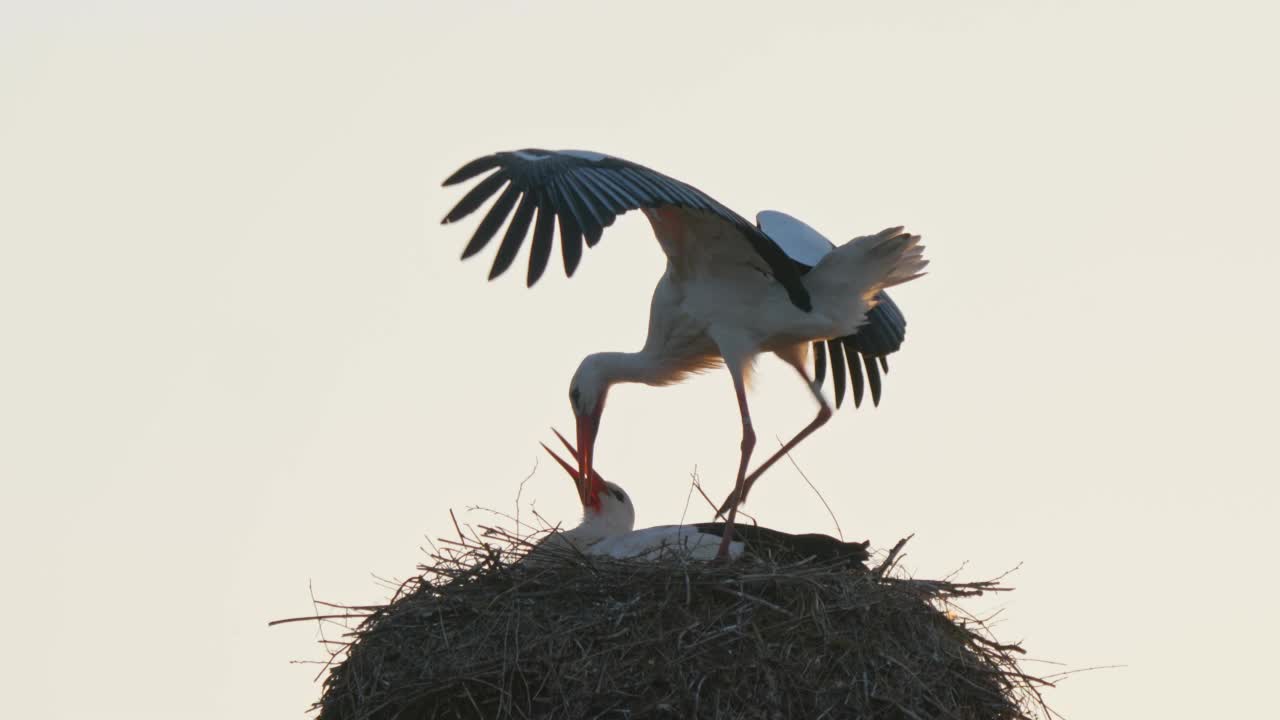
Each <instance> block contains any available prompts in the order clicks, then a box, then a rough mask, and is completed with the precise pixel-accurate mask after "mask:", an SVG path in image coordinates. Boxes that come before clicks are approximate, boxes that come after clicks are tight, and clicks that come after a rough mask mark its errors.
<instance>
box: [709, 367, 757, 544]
mask: <svg viewBox="0 0 1280 720" xmlns="http://www.w3.org/2000/svg"><path fill="white" fill-rule="evenodd" d="M729 372H730V373H731V374H732V375H733V389H734V390H735V391H736V392H737V393H738V410H739V411H740V412H741V413H742V459H741V461H740V462H739V463H738V478H737V481H736V482H734V484H733V494H731V495H730V496H729V501H731V503H732V504H730V506H729V517H728V518H726V519H725V528H724V536H723V537H722V538H721V540H720V551H719V552H717V553H716V559H717V560H728V559H729V543H731V542H732V541H733V521H734V520H735V519H736V518H737V516H738V502H739V500H738V498H740V497H743V496H744V488H745V486H746V485H745V480H746V474H747V463H748V462H750V460H751V451H752V450H753V449H755V446H756V431H755V430H754V429H752V427H751V412H750V411H749V410H748V409H747V388H746V383H745V382H744V381H743V377H742V368H741V367H734V366H730V368H729ZM729 501H727V502H729Z"/></svg>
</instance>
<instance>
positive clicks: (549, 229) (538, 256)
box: [525, 203, 556, 287]
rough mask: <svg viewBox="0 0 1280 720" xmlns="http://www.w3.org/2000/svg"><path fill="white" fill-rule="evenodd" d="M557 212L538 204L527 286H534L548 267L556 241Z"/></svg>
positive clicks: (530, 250) (530, 249)
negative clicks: (552, 247) (552, 246)
mask: <svg viewBox="0 0 1280 720" xmlns="http://www.w3.org/2000/svg"><path fill="white" fill-rule="evenodd" d="M555 221H556V214H555V213H554V212H552V211H551V209H550V208H548V207H547V206H546V204H543V203H540V204H539V205H538V221H537V222H536V223H534V225H533V245H532V246H530V248H529V275H528V277H527V278H526V282H525V286H526V287H533V284H534V283H536V282H538V278H540V277H542V273H543V272H545V271H546V269H547V261H548V260H550V259H551V245H552V244H553V243H554V242H555V235H554V233H555Z"/></svg>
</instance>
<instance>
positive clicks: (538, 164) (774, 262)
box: [444, 149, 812, 311]
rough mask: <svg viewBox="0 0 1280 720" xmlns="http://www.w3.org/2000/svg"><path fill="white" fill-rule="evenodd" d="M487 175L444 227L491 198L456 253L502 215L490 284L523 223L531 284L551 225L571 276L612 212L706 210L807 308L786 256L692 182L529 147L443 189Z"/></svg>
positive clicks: (477, 241)
mask: <svg viewBox="0 0 1280 720" xmlns="http://www.w3.org/2000/svg"><path fill="white" fill-rule="evenodd" d="M489 171H493V173H492V174H491V175H489V176H487V177H485V178H484V179H482V180H481V181H480V182H479V183H477V184H476V185H475V187H473V188H471V190H470V191H469V192H468V193H467V194H466V195H465V196H463V198H462V200H460V201H459V202H458V204H457V205H456V206H454V208H453V209H452V210H450V211H449V214H448V215H446V216H445V218H444V222H445V223H451V222H454V221H456V220H460V219H462V218H464V217H466V216H467V215H469V214H471V213H472V212H475V210H477V209H478V208H479V207H480V206H481V205H482V204H484V203H485V201H487V200H488V199H489V198H491V197H493V196H494V195H498V199H497V200H496V201H494V203H493V206H492V207H491V208H490V209H489V212H488V213H487V214H486V215H485V216H484V219H483V220H481V221H480V225H479V227H477V228H476V231H475V234H474V235H472V236H471V241H470V242H469V243H468V244H467V247H466V249H465V250H464V251H463V253H462V257H463V258H464V259H465V258H468V257H471V256H472V255H475V254H476V253H478V252H480V251H481V250H482V249H484V247H485V246H486V245H488V244H489V241H490V240H492V239H493V237H494V235H495V234H496V233H497V231H498V228H499V227H500V226H501V225H502V224H503V222H505V221H506V220H507V216H508V215H510V216H511V222H510V224H508V226H507V231H506V234H505V235H503V238H502V243H501V244H500V245H499V246H498V253H497V255H496V256H495V257H494V260H493V267H492V268H491V270H490V272H489V279H491V280H492V279H493V278H495V277H498V276H499V275H501V274H502V273H504V272H506V270H507V269H508V268H509V267H511V264H512V262H514V261H515V258H516V254H517V253H519V251H520V247H521V246H522V245H523V244H524V239H525V236H526V234H527V233H528V232H529V227H530V225H532V226H533V244H532V246H531V248H530V251H529V272H528V276H527V278H526V281H527V284H528V285H530V286H532V285H533V284H534V283H535V282H537V281H538V278H540V277H542V273H543V272H544V271H545V270H546V267H547V262H548V260H549V259H550V256H551V246H552V242H553V238H552V235H553V227H552V225H553V223H554V222H555V221H557V220H558V221H559V225H560V250H561V253H562V255H563V258H564V269H565V274H566V275H573V271H574V270H575V269H577V267H578V262H579V261H580V260H581V258H582V243H583V241H584V240H585V241H586V244H587V246H588V247H592V246H594V245H595V244H596V243H597V242H599V240H600V235H601V233H602V232H603V230H604V228H606V227H608V226H609V225H611V224H613V221H614V220H615V219H616V218H617V217H618V216H619V215H621V214H623V213H625V212H627V211H629V210H636V209H640V208H660V207H668V206H675V207H681V208H688V209H692V210H701V211H705V212H708V213H712V214H713V215H715V216H717V217H718V218H719V219H720V220H721V221H723V222H725V223H728V224H730V225H732V226H733V227H734V228H735V229H736V230H738V231H740V232H739V233H737V235H739V236H741V237H742V238H744V239H745V241H746V242H748V243H750V246H751V248H753V249H754V250H755V252H756V253H757V254H758V255H759V256H760V258H761V259H762V260H764V261H765V263H767V264H768V266H769V268H770V270H771V272H772V276H773V278H774V279H776V280H777V282H778V283H780V284H781V285H782V286H783V287H784V288H785V289H786V291H787V294H788V296H789V297H790V298H791V302H792V303H794V304H795V305H796V306H797V307H799V308H800V309H802V310H806V311H807V310H809V309H811V307H812V306H811V304H810V301H809V292H808V290H806V289H805V287H804V283H802V282H801V281H800V273H799V272H798V271H797V269H796V267H795V265H794V263H792V262H791V260H790V259H788V257H787V255H786V253H784V252H783V250H782V249H781V248H779V247H778V246H777V244H775V243H774V242H773V241H772V240H771V239H770V238H769V237H768V236H767V235H765V234H764V233H763V232H761V231H760V229H759V228H757V227H756V226H755V225H753V224H751V223H750V222H748V221H747V220H746V219H745V218H743V217H742V216H741V215H738V214H737V213H735V212H733V211H732V210H730V209H729V208H727V207H725V206H724V205H722V204H720V203H719V202H717V201H716V200H715V199H713V198H712V197H711V196H709V195H707V194H706V193H704V192H702V191H701V190H698V189H697V188H695V187H693V186H692V185H688V184H686V183H683V182H680V181H679V180H675V179H673V178H670V177H667V176H666V175H663V174H662V173H659V172H655V171H653V170H650V169H649V168H646V167H643V166H641V165H637V164H636V163H633V162H629V161H627V160H623V159H621V158H616V157H611V156H609V155H602V154H600V153H594V152H586V151H581V150H566V151H560V152H553V151H549V150H532V149H530V150H517V151H514V152H500V153H494V154H493V155H486V156H485V157H482V158H477V159H475V160H472V161H471V162H469V163H467V164H466V165H464V166H462V168H461V169H459V170H458V171H457V172H455V173H454V174H453V175H451V176H449V178H448V179H447V180H445V181H444V184H445V185H453V184H456V183H460V182H464V181H466V180H470V179H472V178H475V177H477V176H479V175H481V174H483V173H486V172H489ZM504 188H505V189H504ZM499 191H501V194H499ZM517 201H518V202H519V205H518V206H517V204H516V203H517ZM512 209H514V210H515V214H514V215H512V214H511V213H512ZM535 210H536V211H537V220H536V222H535V221H534V211H535Z"/></svg>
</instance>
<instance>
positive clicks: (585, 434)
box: [569, 354, 609, 485]
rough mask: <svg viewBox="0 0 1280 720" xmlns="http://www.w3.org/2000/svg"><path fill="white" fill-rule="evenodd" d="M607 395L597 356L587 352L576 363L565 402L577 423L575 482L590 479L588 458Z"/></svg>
mask: <svg viewBox="0 0 1280 720" xmlns="http://www.w3.org/2000/svg"><path fill="white" fill-rule="evenodd" d="M608 394H609V379H608V377H607V376H606V374H605V372H604V368H603V367H602V365H601V362H600V360H599V355H598V354H597V355H588V356H587V357H585V358H583V360H582V363H581V364H579V365H578V370H577V372H575V373H574V374H573V380H572V381H570V382H569V405H570V406H571V407H573V415H574V417H575V418H576V419H577V422H578V450H577V451H576V452H574V451H573V450H570V452H574V455H575V456H576V458H577V460H578V483H579V484H580V485H587V484H589V483H590V482H591V480H592V470H591V460H592V453H593V452H594V451H595V446H596V434H597V433H598V432H599V431H600V417H601V416H602V415H604V401H605V398H606V397H607V396H608Z"/></svg>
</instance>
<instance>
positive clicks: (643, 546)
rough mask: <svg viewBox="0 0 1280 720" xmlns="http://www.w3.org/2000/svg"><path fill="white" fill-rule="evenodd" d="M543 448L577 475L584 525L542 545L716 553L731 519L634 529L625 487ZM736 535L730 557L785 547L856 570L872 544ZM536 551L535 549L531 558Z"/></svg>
mask: <svg viewBox="0 0 1280 720" xmlns="http://www.w3.org/2000/svg"><path fill="white" fill-rule="evenodd" d="M552 432H554V433H555V434H556V437H558V438H560V442H562V443H564V446H565V447H566V448H567V449H568V450H569V453H570V454H572V455H574V456H576V455H577V454H578V453H577V451H576V450H575V449H574V447H573V445H572V444H570V442H569V441H568V440H566V439H565V438H564V436H563V435H561V434H560V433H559V432H558V431H556V430H555V429H554V428H552ZM542 447H543V449H544V450H546V451H547V452H548V453H550V455H551V457H553V458H555V461H556V462H557V463H558V464H559V465H560V467H562V468H564V471H565V472H566V473H568V474H569V477H570V478H572V479H573V481H574V485H575V486H576V487H577V490H578V497H579V499H580V500H581V501H582V523H581V524H579V525H578V526H577V527H575V528H572V529H570V530H563V531H560V532H557V533H555V534H553V535H551V536H549V537H548V538H547V539H546V540H544V541H543V542H544V544H547V545H549V546H553V547H554V546H561V547H563V546H568V547H572V548H575V549H576V550H578V551H579V552H581V553H582V554H584V555H591V556H603V557H611V558H618V559H641V560H652V559H657V558H660V557H663V556H664V555H666V554H668V553H672V554H676V555H679V556H682V557H687V558H690V559H694V560H710V559H712V558H713V557H715V556H716V555H717V554H718V552H719V546H720V544H721V542H722V541H723V539H724V536H725V534H726V532H727V531H728V524H727V523H722V522H709V523H693V524H690V525H658V526H655V527H648V528H643V529H641V530H635V529H634V527H635V522H636V509H635V506H634V505H633V504H632V502H631V498H630V496H628V495H627V493H626V491H625V490H623V489H622V488H621V487H619V486H618V485H615V484H614V483H611V482H608V481H606V480H605V479H604V478H603V477H601V476H600V473H599V472H598V471H597V470H596V469H594V468H593V469H592V471H591V480H590V481H589V482H588V483H585V484H584V483H582V482H581V480H580V478H579V477H578V473H577V471H576V470H575V469H574V467H573V465H571V464H570V463H569V462H568V461H567V460H565V459H564V458H561V457H560V456H559V455H557V454H556V453H555V451H554V450H552V449H551V448H549V447H547V446H546V445H545V444H544V445H543V446H542ZM735 535H736V537H737V539H736V540H733V541H732V542H730V543H729V548H728V554H729V557H730V558H737V557H740V556H741V555H742V554H743V553H744V552H747V551H751V552H754V553H756V554H764V553H768V552H770V551H785V552H787V553H788V554H790V555H792V556H794V557H800V558H813V559H815V560H818V561H820V562H831V561H841V562H844V563H847V564H848V565H849V566H850V567H858V568H863V567H865V566H864V565H863V562H865V561H866V559H867V545H868V543H866V542H860V543H851V542H843V541H841V540H837V539H836V538H833V537H831V536H830V535H822V534H818V533H805V534H792V533H787V532H782V531H781V530H773V529H770V528H765V527H759V526H756V525H745V526H741V527H738V528H737V531H736V533H735ZM539 547H542V546H541V545H540V546H539ZM538 552H539V551H538V550H537V549H535V550H534V551H533V553H532V554H533V556H534V557H536V556H537V555H538Z"/></svg>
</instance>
